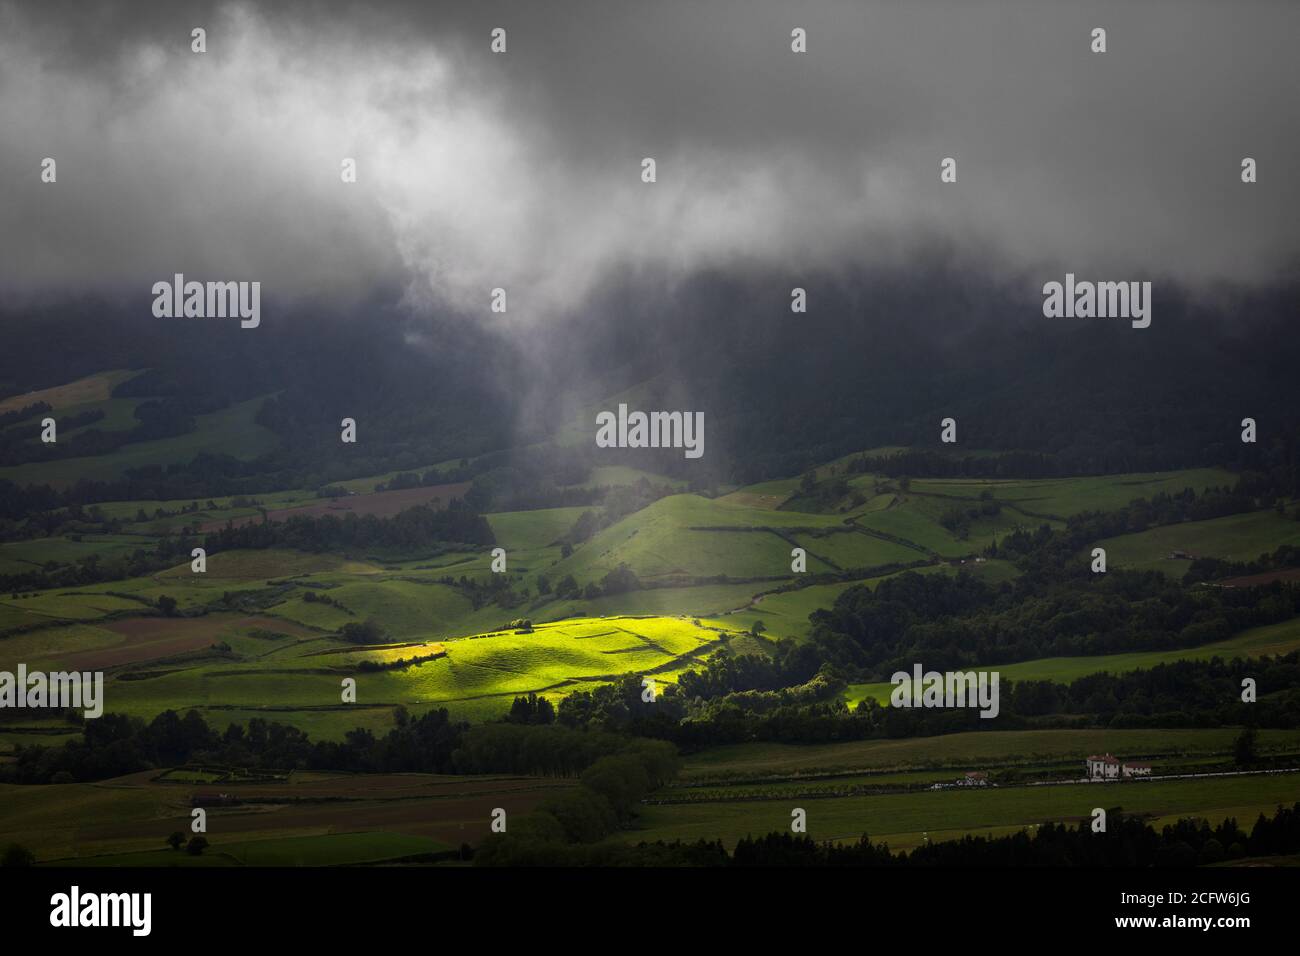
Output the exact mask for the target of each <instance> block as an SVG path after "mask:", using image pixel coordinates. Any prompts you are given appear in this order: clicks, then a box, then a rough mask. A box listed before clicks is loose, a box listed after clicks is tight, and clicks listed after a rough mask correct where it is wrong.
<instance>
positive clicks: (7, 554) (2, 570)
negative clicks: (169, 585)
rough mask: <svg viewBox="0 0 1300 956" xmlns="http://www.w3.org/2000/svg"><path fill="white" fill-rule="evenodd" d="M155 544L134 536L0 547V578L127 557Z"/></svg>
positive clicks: (32, 540)
mask: <svg viewBox="0 0 1300 956" xmlns="http://www.w3.org/2000/svg"><path fill="white" fill-rule="evenodd" d="M154 544H155V540H154V539H153V538H152V537H143V536H141V535H135V534H85V535H77V536H76V537H69V536H67V535H60V536H59V537H51V538H30V539H28V540H26V541H6V542H4V543H3V544H0V574H22V573H23V572H25V571H39V570H40V569H41V567H42V566H43V565H45V564H47V563H48V562H51V561H53V562H55V563H56V564H74V563H76V562H77V561H81V560H83V559H85V558H89V557H92V556H94V557H96V558H98V559H99V560H100V561H109V560H112V559H114V558H123V557H127V556H129V555H130V554H131V553H133V552H134V551H137V550H140V549H146V550H147V549H149V548H152V547H153V546H154Z"/></svg>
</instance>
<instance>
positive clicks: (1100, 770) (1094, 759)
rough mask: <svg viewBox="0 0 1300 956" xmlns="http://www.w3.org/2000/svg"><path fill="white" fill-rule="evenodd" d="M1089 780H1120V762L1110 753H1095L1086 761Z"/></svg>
mask: <svg viewBox="0 0 1300 956" xmlns="http://www.w3.org/2000/svg"><path fill="white" fill-rule="evenodd" d="M1085 766H1087V768H1088V779H1089V780H1118V779H1119V768H1120V762H1119V761H1118V760H1117V759H1116V758H1115V757H1112V756H1111V755H1110V754H1093V755H1092V756H1091V757H1089V758H1088V759H1087V761H1085Z"/></svg>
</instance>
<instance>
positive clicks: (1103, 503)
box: [911, 468, 1237, 518]
mask: <svg viewBox="0 0 1300 956" xmlns="http://www.w3.org/2000/svg"><path fill="white" fill-rule="evenodd" d="M1236 481H1237V476H1236V475H1234V474H1233V473H1232V472H1229V471H1224V470H1223V469H1220V468H1189V469H1185V470H1183V471H1162V472H1148V473H1143V474H1129V475H1101V476H1096V477H1087V478H1041V479H1035V480H1029V481H1023V480H1016V479H1010V480H997V479H985V478H925V479H921V478H918V479H916V480H915V481H913V482H912V484H911V489H912V490H913V491H915V492H918V493H921V494H928V495H939V496H943V497H952V498H960V499H966V500H977V499H978V498H979V497H980V494H981V493H983V492H985V491H988V492H990V493H992V495H993V497H994V498H995V499H996V500H998V501H1001V502H1005V503H1007V504H1010V505H1013V506H1014V507H1015V508H1017V509H1018V510H1020V511H1021V512H1023V513H1024V514H1026V515H1034V516H1040V517H1050V518H1068V517H1069V516H1071V515H1075V514H1080V513H1082V512H1084V511H1115V510H1118V509H1119V508H1122V507H1124V506H1125V505H1127V504H1128V503H1129V502H1130V501H1133V500H1134V499H1136V498H1150V497H1152V496H1153V495H1156V494H1159V493H1161V492H1165V493H1168V494H1177V493H1178V492H1181V491H1183V490H1184V489H1186V488H1191V489H1193V490H1194V491H1196V493H1197V494H1200V492H1201V491H1202V489H1205V488H1231V487H1232V486H1233V485H1234V484H1236Z"/></svg>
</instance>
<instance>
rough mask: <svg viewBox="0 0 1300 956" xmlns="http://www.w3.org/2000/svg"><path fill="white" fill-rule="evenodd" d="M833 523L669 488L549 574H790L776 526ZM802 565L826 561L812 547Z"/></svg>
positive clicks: (836, 523) (781, 530) (820, 566)
mask: <svg viewBox="0 0 1300 956" xmlns="http://www.w3.org/2000/svg"><path fill="white" fill-rule="evenodd" d="M839 527H842V524H841V522H840V520H839V519H838V518H835V517H832V516H827V515H809V514H798V513H795V512H785V511H765V510H762V509H758V508H749V507H745V506H744V505H736V504H728V503H724V502H723V501H722V500H721V499H718V500H710V499H708V498H701V497H699V496H698V495H672V496H670V497H667V498H661V499H660V500H658V501H656V502H654V503H653V504H651V505H650V506H648V507H646V508H644V509H642V510H641V511H638V512H636V513H635V514H632V515H629V516H628V517H626V518H624V519H623V520H621V521H619V522H617V523H615V524H614V525H611V526H610V527H608V528H606V529H604V530H603V531H601V532H600V533H599V534H597V535H595V536H594V537H593V538H592V539H591V540H590V541H588V542H586V543H585V544H584V545H583V546H582V547H581V548H580V549H578V550H577V551H575V552H574V554H573V555H572V557H570V558H567V559H565V560H562V561H560V562H559V563H558V564H557V565H556V566H555V568H554V574H555V575H556V576H562V575H564V574H572V575H573V576H574V577H575V578H576V579H577V580H578V582H579V583H585V582H587V581H591V580H597V579H599V578H600V577H602V576H603V575H604V574H606V573H607V572H609V571H612V570H614V569H615V568H617V567H618V566H619V564H627V565H628V566H629V567H630V568H632V570H634V571H635V572H636V573H637V574H638V575H639V576H640V577H641V578H642V579H644V580H649V581H653V580H654V579H656V578H663V577H672V576H685V577H715V576H726V577H730V578H754V577H788V576H790V560H791V559H790V549H791V547H792V545H791V544H790V543H789V541H787V540H786V539H785V538H783V537H781V534H791V533H794V532H797V531H799V530H802V529H806V528H813V529H819V530H820V529H826V530H830V529H836V528H839ZM808 570H809V571H812V572H815V571H825V570H831V569H830V568H829V567H828V566H827V565H825V564H824V563H822V562H820V561H817V560H816V559H815V558H813V557H812V556H811V555H810V556H809V560H808Z"/></svg>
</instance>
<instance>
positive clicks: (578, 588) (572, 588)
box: [537, 562, 641, 601]
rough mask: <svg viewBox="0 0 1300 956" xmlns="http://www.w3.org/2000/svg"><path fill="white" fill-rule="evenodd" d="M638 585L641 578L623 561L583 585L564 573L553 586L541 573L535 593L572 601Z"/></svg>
mask: <svg viewBox="0 0 1300 956" xmlns="http://www.w3.org/2000/svg"><path fill="white" fill-rule="evenodd" d="M640 587H641V579H640V578H638V577H637V574H636V572H635V571H633V570H632V569H631V568H630V567H628V566H627V564H625V563H623V562H619V565H618V567H617V568H614V569H613V570H612V571H607V572H605V574H604V575H603V576H602V577H601V579H600V580H599V581H588V582H587V583H586V585H585V586H584V585H580V584H578V581H577V579H576V578H575V577H574V576H573V575H572V574H566V575H565V576H564V577H562V578H560V580H558V581H556V582H555V585H554V586H552V585H551V581H550V579H549V578H548V577H546V575H541V576H540V577H538V579H537V593H538V594H539V595H540V596H542V597H546V596H548V595H552V594H553V595H554V596H555V598H556V600H559V601H573V600H577V599H579V598H582V599H585V600H588V601H594V600H596V599H597V598H601V597H606V596H608V595H614V594H625V593H627V592H628V591H635V590H637V589H639V588H640Z"/></svg>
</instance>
